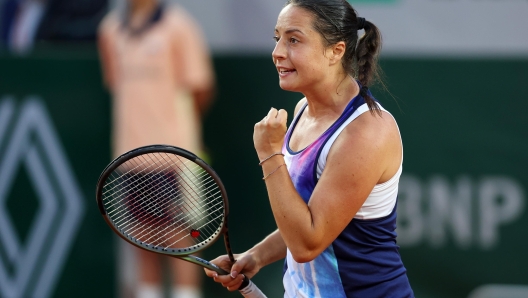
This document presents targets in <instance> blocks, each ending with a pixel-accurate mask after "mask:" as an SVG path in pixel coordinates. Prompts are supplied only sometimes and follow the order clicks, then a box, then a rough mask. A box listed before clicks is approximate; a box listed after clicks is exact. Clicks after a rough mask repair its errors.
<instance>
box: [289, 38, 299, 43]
mask: <svg viewBox="0 0 528 298" xmlns="http://www.w3.org/2000/svg"><path fill="white" fill-rule="evenodd" d="M298 42H299V41H298V40H297V39H295V38H293V37H290V43H298Z"/></svg>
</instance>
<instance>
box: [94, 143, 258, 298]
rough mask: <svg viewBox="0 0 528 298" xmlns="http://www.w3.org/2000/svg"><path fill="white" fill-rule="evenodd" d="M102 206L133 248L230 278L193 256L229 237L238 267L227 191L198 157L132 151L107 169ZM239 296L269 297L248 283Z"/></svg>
mask: <svg viewBox="0 0 528 298" xmlns="http://www.w3.org/2000/svg"><path fill="white" fill-rule="evenodd" d="M96 200H97V205H98V206H99V211H100V212H101V214H102V215H103V217H104V219H105V221H106V223H107V224H108V225H109V226H110V228H112V230H113V231H114V232H115V233H116V234H117V235H119V236H120V237H121V238H123V239H125V240H126V241H128V242H129V243H131V244H133V245H135V246H137V247H139V248H142V249H145V250H148V251H151V252H155V253H159V254H163V255H169V256H172V257H176V258H178V259H182V260H184V261H187V262H191V263H194V264H197V265H200V266H203V267H205V268H208V269H210V270H214V271H216V272H218V274H221V275H226V274H229V273H228V272H227V271H225V270H223V269H221V268H220V267H218V266H216V265H215V264H212V263H210V262H208V261H206V260H204V259H201V258H199V257H196V256H193V255H192V254H194V253H197V252H199V251H201V250H203V249H205V248H207V247H209V246H211V245H212V244H213V243H214V242H215V241H216V240H218V238H220V236H222V235H223V236H224V242H225V247H226V250H227V254H228V256H229V258H230V259H231V262H233V263H234V262H235V259H234V257H233V252H232V251H231V246H230V244H229V235H228V231H227V230H228V229H227V217H228V213H229V208H228V202H227V194H226V190H225V188H224V185H223V184H222V181H220V178H219V177H218V175H217V174H216V173H215V171H214V170H213V169H212V168H211V167H210V166H209V165H208V164H206V163H205V162H204V161H203V160H201V159H200V158H198V157H197V156H196V155H194V154H193V153H191V152H189V151H186V150H184V149H181V148H177V147H173V146H167V145H152V146H145V147H140V148H137V149H134V150H131V151H129V152H127V153H125V154H123V155H121V156H119V157H118V158H116V159H115V160H113V161H112V162H111V163H110V164H109V165H108V166H107V167H106V168H105V169H104V171H103V173H102V174H101V176H100V177H99V181H98V182H97V191H96ZM239 291H240V293H242V295H243V296H244V297H248V298H261V297H266V296H265V295H264V294H263V293H262V292H261V291H260V289H258V288H257V287H256V286H255V284H253V282H251V281H250V280H249V279H248V278H247V277H245V279H244V282H243V283H242V285H241V286H240V288H239Z"/></svg>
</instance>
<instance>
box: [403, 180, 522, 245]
mask: <svg viewBox="0 0 528 298" xmlns="http://www.w3.org/2000/svg"><path fill="white" fill-rule="evenodd" d="M524 207H525V197H524V191H523V188H522V186H521V184H520V183H518V182H517V181H516V180H515V179H513V178H512V177H507V176H485V177H482V179H479V180H476V181H475V180H473V179H471V178H470V177H468V176H460V177H458V178H457V179H456V180H455V181H454V182H451V181H450V180H449V179H448V178H447V177H446V176H444V175H436V176H433V177H431V179H428V180H427V182H425V183H424V182H423V181H422V180H421V179H419V178H418V177H416V176H414V175H403V176H402V177H401V179H400V185H399V192H398V229H397V232H398V244H400V245H401V246H402V247H411V246H415V245H419V244H422V243H423V242H426V243H428V244H429V245H430V246H432V247H435V248H441V247H444V246H446V245H447V244H448V242H449V241H448V239H449V238H448V235H450V236H452V243H453V244H454V245H455V246H456V247H458V248H461V249H467V248H470V247H471V246H472V245H475V246H477V247H480V248H481V249H486V250H489V249H493V248H494V247H496V246H497V244H499V241H500V237H499V236H500V235H499V232H500V227H501V226H505V225H508V224H511V223H512V222H514V221H515V220H517V219H519V218H520V217H521V216H522V214H523V211H524Z"/></svg>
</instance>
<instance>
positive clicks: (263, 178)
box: [262, 163, 286, 180]
mask: <svg viewBox="0 0 528 298" xmlns="http://www.w3.org/2000/svg"><path fill="white" fill-rule="evenodd" d="M285 165H286V164H285V163H283V164H281V165H280V166H278V167H276V168H275V170H273V171H272V172H271V173H269V174H268V175H266V176H264V177H262V180H266V178H268V177H269V176H271V175H272V174H273V173H275V172H277V170H278V169H279V168H280V167H282V166H285Z"/></svg>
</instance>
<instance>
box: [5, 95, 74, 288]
mask: <svg viewBox="0 0 528 298" xmlns="http://www.w3.org/2000/svg"><path fill="white" fill-rule="evenodd" d="M22 169H24V170H25V171H26V172H27V176H28V177H29V181H30V183H31V185H30V186H31V187H32V188H33V189H34V193H35V194H36V198H31V201H30V200H28V198H23V197H17V198H14V197H10V196H9V194H10V192H11V190H12V185H13V184H14V182H15V178H16V176H17V173H18V172H19V171H21V170H22ZM35 199H36V200H37V201H38V207H37V210H36V212H35V215H34V218H32V219H30V223H31V224H30V227H29V231H28V233H27V236H26V237H25V239H20V238H21V237H20V236H19V235H18V234H17V230H16V229H15V225H14V223H13V217H14V216H16V215H14V214H9V210H8V209H7V208H6V207H7V204H6V203H7V201H8V200H22V201H23V200H27V201H28V202H33V201H35ZM82 215H83V197H82V193H81V191H80V189H79V187H78V185H77V182H76V180H75V177H74V173H73V171H72V170H71V168H70V165H69V164H68V160H67V157H66V154H65V152H64V150H63V149H62V147H61V143H60V140H59V138H58V137H57V133H56V132H55V129H54V127H53V125H52V122H51V119H50V118H49V116H48V113H47V111H46V108H45V105H44V103H43V101H42V100H40V99H39V98H38V97H36V96H30V97H28V98H26V99H25V100H24V101H23V102H22V104H21V105H20V106H19V107H18V108H17V105H16V104H15V101H14V99H13V97H10V96H5V97H4V98H2V99H0V297H4V298H20V297H35V298H40V297H43V298H45V297H50V296H51V294H52V292H53V289H54V286H55V284H56V281H57V278H58V277H59V275H60V272H61V269H62V267H63V264H64V262H65V261H66V259H67V258H66V257H67V255H68V252H69V250H70V247H71V244H72V243H73V240H74V237H75V235H76V233H77V229H78V227H79V224H80V223H81V219H82ZM26 220H27V219H26Z"/></svg>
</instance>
